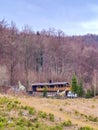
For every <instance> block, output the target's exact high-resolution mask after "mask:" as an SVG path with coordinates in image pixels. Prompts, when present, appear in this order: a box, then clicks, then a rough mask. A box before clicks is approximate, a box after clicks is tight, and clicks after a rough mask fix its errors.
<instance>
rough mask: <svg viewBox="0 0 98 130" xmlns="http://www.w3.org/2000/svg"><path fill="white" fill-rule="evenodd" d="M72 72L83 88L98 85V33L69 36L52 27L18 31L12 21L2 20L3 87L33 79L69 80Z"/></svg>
mask: <svg viewBox="0 0 98 130" xmlns="http://www.w3.org/2000/svg"><path fill="white" fill-rule="evenodd" d="M73 74H76V76H77V79H78V80H79V79H82V80H83V84H84V88H92V87H94V85H95V84H96V85H98V82H97V78H98V35H92V34H87V35H84V36H68V35H66V34H64V32H63V31H61V30H58V31H56V30H55V29H49V30H48V31H47V30H42V31H37V32H34V31H33V30H31V29H30V28H29V27H28V26H25V27H24V28H23V30H21V31H19V30H18V28H17V27H16V25H15V24H14V23H13V22H12V23H11V24H10V25H9V24H8V23H7V22H5V21H4V20H2V21H0V86H16V85H17V83H18V81H19V80H20V81H21V82H22V84H24V85H25V86H26V88H28V87H29V86H31V84H32V83H33V82H48V81H49V80H50V79H51V80H52V81H54V82H56V81H67V82H69V83H71V79H72V76H73Z"/></svg>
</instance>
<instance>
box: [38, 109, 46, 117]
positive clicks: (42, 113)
mask: <svg viewBox="0 0 98 130" xmlns="http://www.w3.org/2000/svg"><path fill="white" fill-rule="evenodd" d="M38 115H39V117H41V118H46V117H47V114H46V112H43V111H39V112H38Z"/></svg>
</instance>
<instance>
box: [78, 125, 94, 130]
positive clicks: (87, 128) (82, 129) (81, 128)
mask: <svg viewBox="0 0 98 130" xmlns="http://www.w3.org/2000/svg"><path fill="white" fill-rule="evenodd" d="M78 130H94V129H93V128H91V127H89V126H85V127H80V128H79V129H78Z"/></svg>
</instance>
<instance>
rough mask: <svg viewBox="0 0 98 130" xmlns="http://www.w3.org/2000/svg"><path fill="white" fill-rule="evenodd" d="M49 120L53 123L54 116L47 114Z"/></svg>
mask: <svg viewBox="0 0 98 130" xmlns="http://www.w3.org/2000/svg"><path fill="white" fill-rule="evenodd" d="M49 119H50V121H54V115H53V114H51V113H49Z"/></svg>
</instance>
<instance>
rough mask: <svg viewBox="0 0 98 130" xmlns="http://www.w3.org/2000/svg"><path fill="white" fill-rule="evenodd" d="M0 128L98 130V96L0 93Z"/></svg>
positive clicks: (17, 129)
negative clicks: (60, 97)
mask: <svg viewBox="0 0 98 130" xmlns="http://www.w3.org/2000/svg"><path fill="white" fill-rule="evenodd" d="M0 130H98V99H95V98H92V99H84V98H77V99H52V98H42V97H32V96H21V97H19V96H9V95H0Z"/></svg>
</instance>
